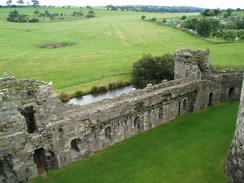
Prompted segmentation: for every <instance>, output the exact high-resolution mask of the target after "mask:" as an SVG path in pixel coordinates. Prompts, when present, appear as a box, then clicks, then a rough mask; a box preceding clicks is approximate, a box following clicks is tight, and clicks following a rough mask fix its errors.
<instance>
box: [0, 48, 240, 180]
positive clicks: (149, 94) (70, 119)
mask: <svg viewBox="0 0 244 183" xmlns="http://www.w3.org/2000/svg"><path fill="white" fill-rule="evenodd" d="M175 78H176V80H174V81H163V82H162V83H161V84H159V85H155V86H148V87H147V88H145V89H143V90H136V91H133V92H131V93H129V94H126V95H122V96H119V97H115V98H112V99H107V100H103V101H100V102H96V103H94V104H89V105H84V106H70V105H65V104H63V103H61V102H60V101H59V100H58V99H57V98H56V96H55V94H54V93H53V90H52V86H51V84H46V83H44V82H40V81H29V80H15V79H14V78H13V77H11V76H5V77H3V78H2V79H1V80H0V182H6V183H12V182H14V183H16V182H21V181H26V180H28V179H30V178H33V177H35V176H38V175H41V174H43V173H44V172H46V171H48V170H50V169H53V168H60V167H63V166H65V165H67V164H70V163H72V162H74V161H76V160H78V159H81V158H83V157H86V156H88V155H90V154H92V153H94V152H96V151H98V150H101V149H104V148H106V147H108V146H110V145H112V144H114V143H117V142H120V141H122V140H124V139H126V138H128V137H131V136H133V135H136V134H138V133H140V132H143V131H146V130H147V129H150V128H153V127H155V126H157V125H159V124H162V123H166V122H168V121H170V120H172V119H175V118H177V117H179V116H182V115H184V114H185V113H188V112H193V111H197V110H200V109H203V108H206V107H208V106H209V105H213V104H215V103H218V102H220V101H227V100H235V99H238V98H239V97H240V90H241V83H242V75H241V73H238V72H230V73H216V72H214V71H213V69H212V68H211V66H210V64H209V53H208V52H204V51H200V50H198V51H191V50H179V51H177V52H176V55H175Z"/></svg>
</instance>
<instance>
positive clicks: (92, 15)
mask: <svg viewBox="0 0 244 183" xmlns="http://www.w3.org/2000/svg"><path fill="white" fill-rule="evenodd" d="M86 17H87V18H94V17H95V12H94V11H93V10H89V12H88V13H87V15H86Z"/></svg>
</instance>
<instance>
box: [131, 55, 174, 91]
mask: <svg viewBox="0 0 244 183" xmlns="http://www.w3.org/2000/svg"><path fill="white" fill-rule="evenodd" d="M173 78H174V62H173V56H172V55H169V54H165V55H163V56H157V57H153V56H152V55H150V54H148V55H144V56H143V57H142V58H141V59H139V60H138V62H136V63H135V64H134V65H133V74H132V83H133V84H134V85H135V86H136V87H138V88H143V87H145V86H146V85H147V84H149V83H151V84H157V83H160V82H162V80H164V79H167V80H172V79H173Z"/></svg>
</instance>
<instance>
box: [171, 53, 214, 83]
mask: <svg viewBox="0 0 244 183" xmlns="http://www.w3.org/2000/svg"><path fill="white" fill-rule="evenodd" d="M212 71H213V69H212V68H211V65H210V59H209V51H203V50H189V49H182V50H177V51H176V53H175V69H174V79H180V78H189V79H191V80H197V79H202V78H204V77H207V76H208V77H209V76H210V75H211V72H212Z"/></svg>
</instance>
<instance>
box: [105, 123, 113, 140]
mask: <svg viewBox="0 0 244 183" xmlns="http://www.w3.org/2000/svg"><path fill="white" fill-rule="evenodd" d="M105 137H106V138H107V139H109V140H111V138H112V129H111V127H110V126H109V127H107V128H106V129H105Z"/></svg>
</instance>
